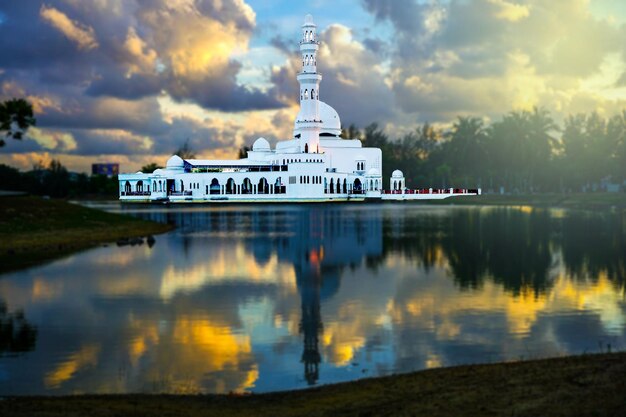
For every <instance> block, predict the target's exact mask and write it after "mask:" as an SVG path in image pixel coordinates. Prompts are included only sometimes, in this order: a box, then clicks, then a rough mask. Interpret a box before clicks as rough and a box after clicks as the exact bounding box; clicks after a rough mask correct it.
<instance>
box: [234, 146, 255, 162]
mask: <svg viewBox="0 0 626 417" xmlns="http://www.w3.org/2000/svg"><path fill="white" fill-rule="evenodd" d="M251 150H252V148H251V147H249V146H246V145H244V146H242V147H241V148H239V152H237V157H238V158H239V159H245V158H247V157H248V152H250V151H251Z"/></svg>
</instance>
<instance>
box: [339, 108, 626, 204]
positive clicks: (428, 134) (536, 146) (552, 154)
mask: <svg viewBox="0 0 626 417" xmlns="http://www.w3.org/2000/svg"><path fill="white" fill-rule="evenodd" d="M342 137H344V138H347V137H350V138H359V139H361V140H362V141H363V146H374V147H378V148H381V149H382V151H383V176H384V177H385V178H389V176H390V175H391V172H392V171H393V170H394V169H400V170H401V171H402V172H403V173H404V175H405V177H406V179H407V186H409V187H420V188H422V187H423V188H429V187H466V188H474V187H481V188H483V189H485V190H493V191H498V190H499V189H500V188H501V187H503V188H504V190H505V191H507V192H514V193H533V192H550V191H556V192H578V191H588V190H593V189H600V185H601V182H602V181H603V180H609V179H610V180H611V181H613V182H621V181H624V180H626V111H624V112H622V113H621V114H618V115H615V116H613V117H611V118H610V119H603V118H602V117H600V116H599V115H598V114H596V113H591V114H588V115H587V114H579V115H574V116H569V117H568V118H567V119H566V120H565V123H564V129H563V131H562V132H561V131H560V129H559V128H558V127H557V125H556V124H555V122H554V120H553V118H552V115H551V114H550V112H548V111H547V110H546V109H543V108H534V109H533V110H532V111H519V112H510V113H508V114H506V115H504V116H503V117H502V118H501V119H500V120H497V121H495V122H493V123H491V124H490V125H486V124H485V123H484V121H483V120H482V119H480V118H476V117H461V116H460V117H458V118H457V120H456V121H455V122H454V123H453V124H452V126H451V128H450V129H448V130H444V129H441V128H435V127H433V126H432V125H430V124H429V123H425V124H423V125H422V126H419V127H418V128H417V129H416V130H415V131H412V132H408V133H406V134H405V135H404V136H402V137H400V138H397V139H395V140H391V139H390V138H389V137H388V136H387V135H386V134H385V132H384V131H383V130H382V129H381V128H379V126H378V125H377V124H376V123H373V124H371V125H369V126H367V127H366V128H365V129H364V130H363V131H360V130H359V129H358V128H356V127H355V126H354V125H352V126H350V127H349V128H348V129H347V130H344V131H343V132H342Z"/></svg>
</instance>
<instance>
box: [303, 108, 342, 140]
mask: <svg viewBox="0 0 626 417" xmlns="http://www.w3.org/2000/svg"><path fill="white" fill-rule="evenodd" d="M319 112H320V119H321V120H322V130H321V131H320V135H321V134H323V133H326V134H327V135H328V134H330V135H333V136H339V135H341V119H339V114H338V113H337V111H336V110H335V109H333V108H332V107H330V106H329V105H328V104H326V103H324V102H323V101H320V102H319ZM302 118H303V117H302V109H300V112H299V113H298V116H297V117H296V122H295V123H294V126H293V128H294V132H295V134H296V135H297V134H298V133H300V131H299V129H298V123H297V121H298V120H301V119H302Z"/></svg>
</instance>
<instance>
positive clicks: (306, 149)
mask: <svg viewBox="0 0 626 417" xmlns="http://www.w3.org/2000/svg"><path fill="white" fill-rule="evenodd" d="M304 153H309V144H308V143H307V144H306V145H304Z"/></svg>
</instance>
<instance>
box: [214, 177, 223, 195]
mask: <svg viewBox="0 0 626 417" xmlns="http://www.w3.org/2000/svg"><path fill="white" fill-rule="evenodd" d="M221 189H222V187H220V182H219V181H218V179H217V178H213V179H212V180H211V194H220V191H221Z"/></svg>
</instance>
